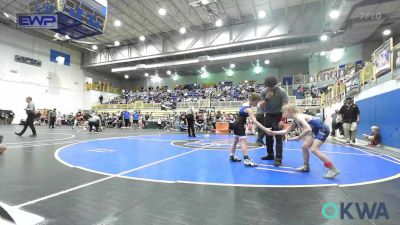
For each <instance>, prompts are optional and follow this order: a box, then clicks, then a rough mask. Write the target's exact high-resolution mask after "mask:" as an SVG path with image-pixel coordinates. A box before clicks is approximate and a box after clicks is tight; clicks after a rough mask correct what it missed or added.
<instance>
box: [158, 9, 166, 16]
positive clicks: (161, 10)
mask: <svg viewBox="0 0 400 225" xmlns="http://www.w3.org/2000/svg"><path fill="white" fill-rule="evenodd" d="M158 14H160V15H161V16H165V15H167V10H166V9H164V8H159V9H158Z"/></svg>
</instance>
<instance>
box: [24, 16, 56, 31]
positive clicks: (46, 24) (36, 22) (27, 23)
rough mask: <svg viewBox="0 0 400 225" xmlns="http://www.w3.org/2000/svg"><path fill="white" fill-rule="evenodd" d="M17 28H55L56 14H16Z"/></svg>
mask: <svg viewBox="0 0 400 225" xmlns="http://www.w3.org/2000/svg"><path fill="white" fill-rule="evenodd" d="M17 28H19V29H22V28H23V29H57V28H58V15H57V14H17Z"/></svg>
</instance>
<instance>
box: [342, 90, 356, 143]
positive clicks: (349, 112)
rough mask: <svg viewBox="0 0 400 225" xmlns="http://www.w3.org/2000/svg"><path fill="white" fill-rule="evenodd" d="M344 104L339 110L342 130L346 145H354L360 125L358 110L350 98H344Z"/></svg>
mask: <svg viewBox="0 0 400 225" xmlns="http://www.w3.org/2000/svg"><path fill="white" fill-rule="evenodd" d="M345 103H346V104H344V105H343V106H342V108H340V111H339V114H340V115H342V118H343V130H344V136H345V138H346V143H348V144H349V143H350V141H352V142H353V144H354V143H356V136H357V126H358V123H360V110H359V109H358V106H357V105H356V104H354V101H353V99H352V98H349V97H348V98H346V102H345Z"/></svg>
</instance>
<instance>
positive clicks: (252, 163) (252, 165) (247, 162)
mask: <svg viewBox="0 0 400 225" xmlns="http://www.w3.org/2000/svg"><path fill="white" fill-rule="evenodd" d="M243 163H244V165H245V166H250V167H256V166H258V165H257V163H254V162H252V161H251V159H245V160H244V161H243Z"/></svg>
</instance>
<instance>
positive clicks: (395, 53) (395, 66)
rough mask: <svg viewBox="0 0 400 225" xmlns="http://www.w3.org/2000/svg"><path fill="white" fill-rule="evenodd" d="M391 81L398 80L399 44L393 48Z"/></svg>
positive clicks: (399, 72)
mask: <svg viewBox="0 0 400 225" xmlns="http://www.w3.org/2000/svg"><path fill="white" fill-rule="evenodd" d="M393 79H400V44H398V45H396V46H395V47H394V48H393Z"/></svg>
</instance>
